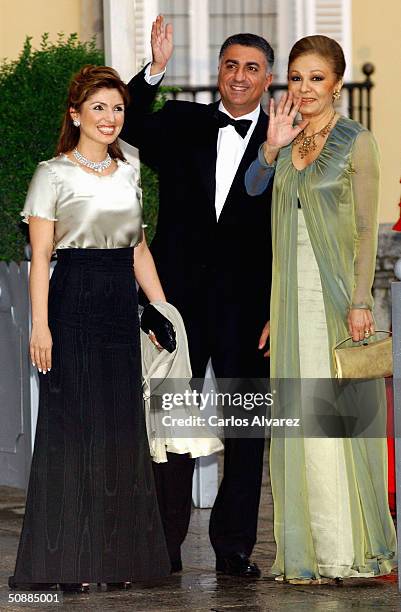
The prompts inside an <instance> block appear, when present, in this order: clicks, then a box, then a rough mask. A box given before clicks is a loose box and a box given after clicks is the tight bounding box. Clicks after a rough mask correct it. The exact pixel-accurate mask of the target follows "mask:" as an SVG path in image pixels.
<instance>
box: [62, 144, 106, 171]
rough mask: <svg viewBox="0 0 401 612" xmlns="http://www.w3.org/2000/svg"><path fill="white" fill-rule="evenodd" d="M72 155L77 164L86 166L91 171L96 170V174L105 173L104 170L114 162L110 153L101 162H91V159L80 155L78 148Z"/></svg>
mask: <svg viewBox="0 0 401 612" xmlns="http://www.w3.org/2000/svg"><path fill="white" fill-rule="evenodd" d="M72 154H73V156H74V157H75V159H76V160H77V162H79V163H80V164H82V165H83V166H86V167H87V168H90V169H91V170H94V171H95V172H103V170H106V169H107V168H108V167H109V166H110V164H111V162H112V159H111V157H110V155H109V154H108V153H107V155H106V157H105V158H104V159H103V160H102V161H100V162H94V161H91V160H90V159H88V158H87V157H85V156H84V155H82V153H80V152H79V151H78V149H77V148H76V147H75V149H74V150H73V152H72Z"/></svg>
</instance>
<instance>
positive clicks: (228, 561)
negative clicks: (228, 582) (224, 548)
mask: <svg viewBox="0 0 401 612" xmlns="http://www.w3.org/2000/svg"><path fill="white" fill-rule="evenodd" d="M216 572H221V573H223V574H226V575H227V576H239V577H241V578H260V576H261V575H262V574H261V571H260V569H259V568H258V566H257V565H256V563H252V561H251V560H250V559H249V557H248V556H247V555H246V554H245V553H232V554H231V555H228V556H227V557H216Z"/></svg>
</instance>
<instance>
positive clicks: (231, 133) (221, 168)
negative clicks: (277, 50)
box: [214, 102, 260, 220]
mask: <svg viewBox="0 0 401 612" xmlns="http://www.w3.org/2000/svg"><path fill="white" fill-rule="evenodd" d="M219 110H220V111H221V112H223V113H225V114H226V115H228V116H229V117H231V118H232V119H250V120H251V121H252V123H251V125H250V126H249V130H248V132H247V134H246V136H245V138H242V136H240V135H239V134H238V132H237V131H236V130H235V127H234V126H233V125H227V126H226V127H224V128H220V129H219V135H218V137H217V160H216V196H215V201H214V205H215V208H216V217H217V220H218V219H219V217H220V214H221V211H222V210H223V206H224V204H225V201H226V199H227V196H228V192H229V191H230V187H231V185H232V182H233V180H234V177H235V174H236V172H237V170H238V166H239V165H240V163H241V159H242V156H243V155H244V153H245V149H246V148H247V146H248V142H249V140H250V138H251V136H252V132H253V130H254V129H255V125H256V123H257V121H258V119H259V113H260V106H259V105H258V106H257V107H256V108H255V110H253V111H252V112H251V113H248V114H247V115H241V117H233V116H232V115H230V113H229V112H228V111H227V110H226V109H225V108H224V105H223V103H222V102H220V104H219Z"/></svg>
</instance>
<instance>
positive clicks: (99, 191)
mask: <svg viewBox="0 0 401 612" xmlns="http://www.w3.org/2000/svg"><path fill="white" fill-rule="evenodd" d="M127 103H128V94H127V88H126V85H125V84H124V83H123V82H122V81H121V80H120V78H119V76H118V74H117V73H116V72H115V71H114V70H113V69H112V68H108V67H105V66H100V67H99V66H86V67H84V68H83V69H81V71H80V72H79V73H78V74H77V75H76V76H75V77H74V78H73V80H72V83H71V86H70V90H69V96H68V104H67V108H66V112H65V117H64V123H63V126H62V130H61V135H60V140H59V144H58V150H57V153H58V154H57V157H54V158H53V159H50V160H48V161H43V162H41V163H40V164H39V165H38V167H37V170H36V172H35V175H34V177H33V179H32V182H31V185H30V188H29V192H28V195H27V199H26V203H25V207H24V210H23V211H22V213H21V214H22V215H23V216H24V219H25V220H26V222H28V223H29V233H30V242H31V246H32V266H31V275H30V292H31V303H32V335H31V341H30V355H31V360H32V364H33V366H36V367H37V368H38V370H39V381H40V397H39V414H38V423H37V428H36V438H35V448H34V455H33V460H32V466H31V474H30V480H29V488H28V495H27V504H26V512H25V518H24V524H23V529H22V534H21V539H20V544H19V550H18V555H17V562H16V568H15V573H14V576H12V577H10V579H9V586H10V588H21V587H24V586H27V587H28V588H34V589H35V590H38V589H41V588H42V589H46V590H47V589H49V588H56V587H57V585H59V586H60V588H61V589H62V590H64V591H69V592H84V591H87V590H88V588H89V583H98V584H99V583H105V584H107V586H108V588H128V587H130V586H131V583H132V581H134V580H142V579H150V578H152V577H160V576H165V575H168V574H169V572H170V563H169V558H168V554H167V549H166V544H165V540H164V534H163V529H162V524H161V520H160V515H159V511H158V505H157V499H156V494H155V489H154V482H153V473H152V467H151V459H150V454H149V447H148V441H147V434H146V428H145V421H144V413H143V401H142V392H141V362H140V340H139V319H138V303H137V290H136V285H135V279H136V280H137V282H138V284H139V285H140V287H141V288H142V290H143V291H144V293H145V294H146V296H147V298H148V299H149V301H151V302H152V301H157V300H159V301H165V297H164V293H163V290H162V287H161V285H160V282H159V278H158V275H157V272H156V269H155V266H154V262H153V258H152V256H151V254H150V251H149V249H148V247H147V244H146V240H145V237H144V235H143V229H142V209H141V190H140V188H139V187H138V181H137V179H138V176H137V171H136V170H135V169H134V168H133V167H132V166H130V165H129V164H128V163H127V162H126V161H125V159H124V156H123V154H122V152H121V150H120V148H119V145H118V143H117V140H116V139H117V137H118V134H119V133H120V131H121V128H122V125H123V122H124V109H125V107H126V105H127ZM54 250H56V251H57V265H56V267H55V270H54V273H53V276H52V278H51V281H50V285H49V262H50V258H51V256H52V253H53V251H54ZM134 255H135V256H134ZM154 342H155V343H157V340H156V338H154Z"/></svg>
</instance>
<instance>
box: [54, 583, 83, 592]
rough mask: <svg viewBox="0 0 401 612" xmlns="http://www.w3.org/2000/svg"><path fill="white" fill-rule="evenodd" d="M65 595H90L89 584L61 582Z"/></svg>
mask: <svg viewBox="0 0 401 612" xmlns="http://www.w3.org/2000/svg"><path fill="white" fill-rule="evenodd" d="M60 589H61V591H63V593H89V584H82V583H81V582H60Z"/></svg>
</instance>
